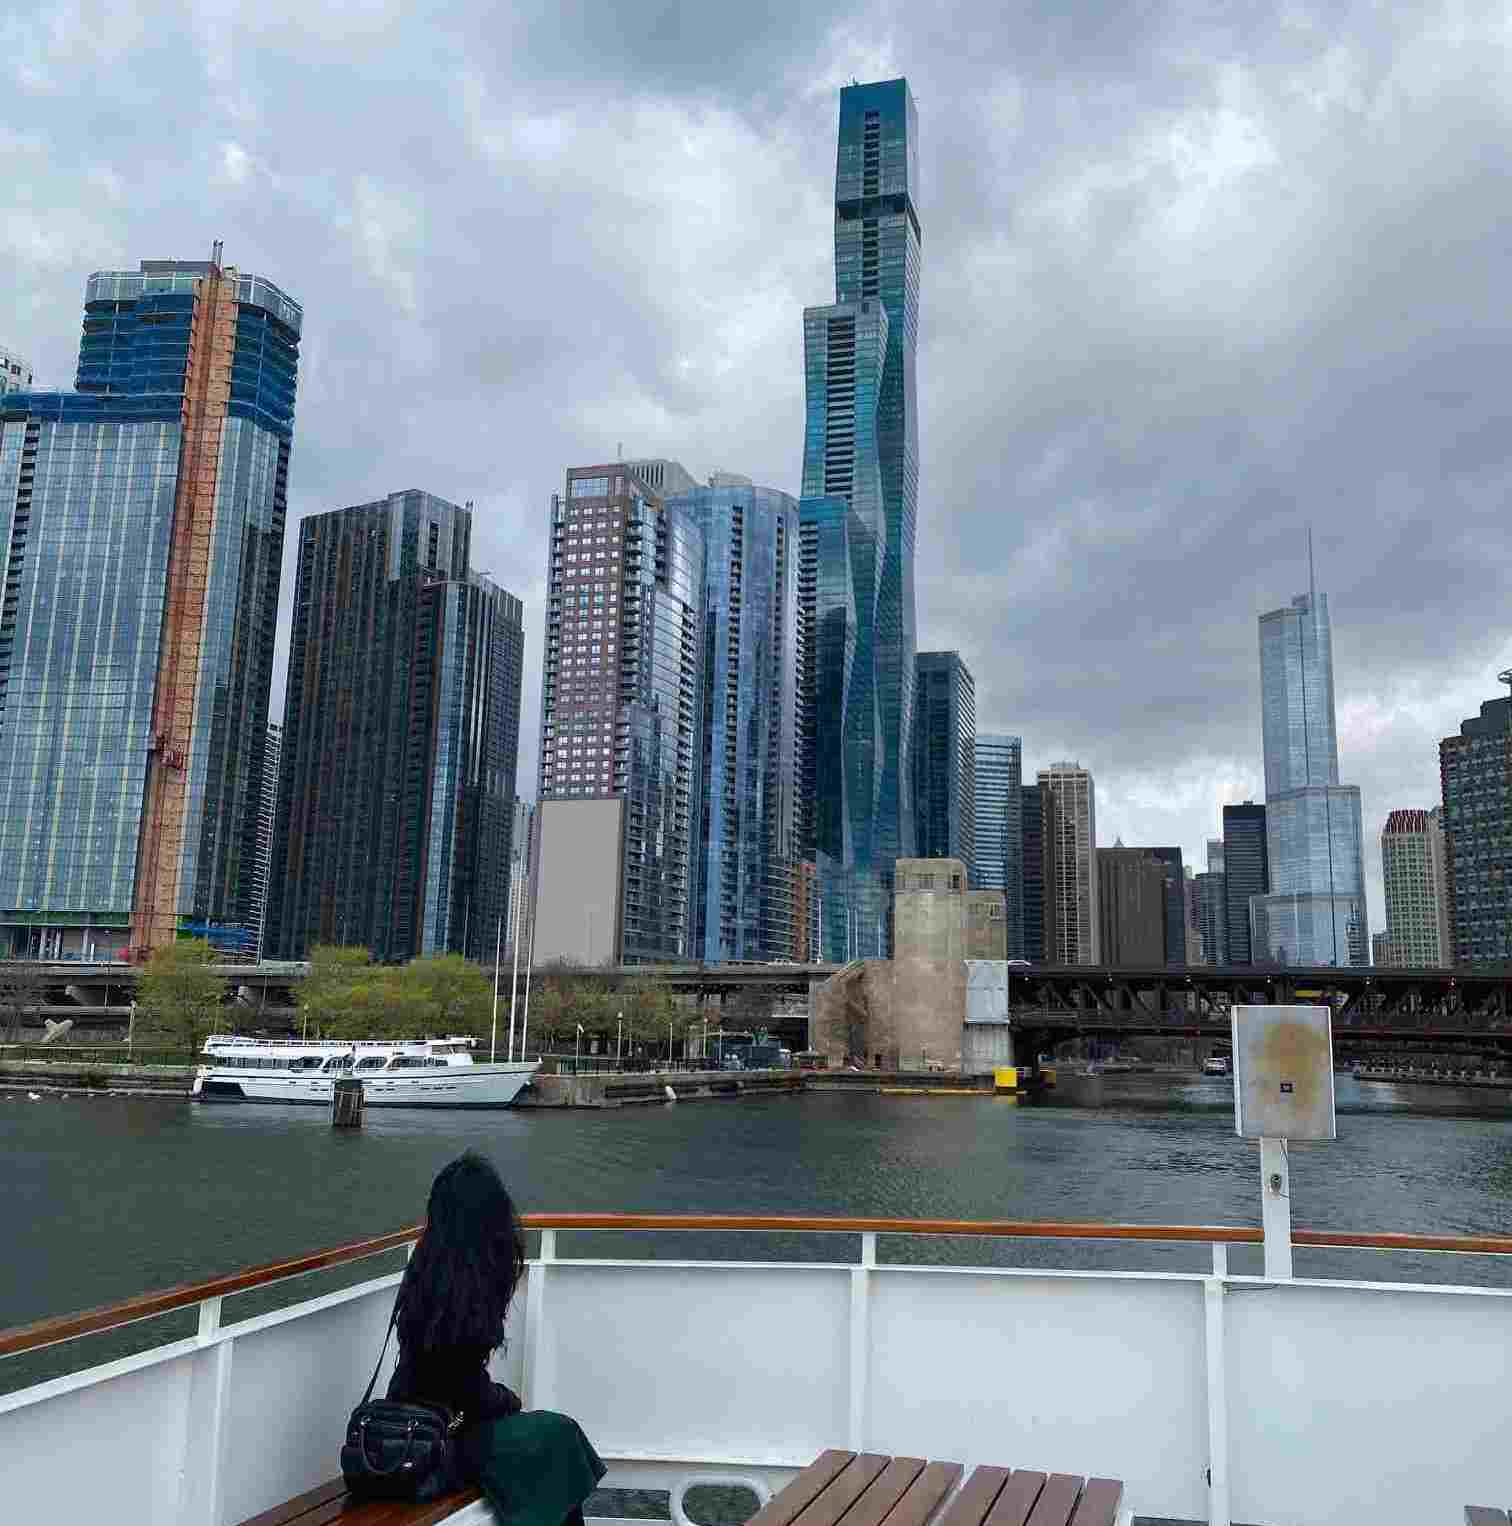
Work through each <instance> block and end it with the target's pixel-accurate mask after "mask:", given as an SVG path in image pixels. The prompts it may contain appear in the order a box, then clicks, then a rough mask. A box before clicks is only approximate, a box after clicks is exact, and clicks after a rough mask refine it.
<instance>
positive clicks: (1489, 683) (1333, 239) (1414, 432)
mask: <svg viewBox="0 0 1512 1526" xmlns="http://www.w3.org/2000/svg"><path fill="white" fill-rule="evenodd" d="M1509 50H1512V40H1509V34H1508V31H1507V28H1506V25H1505V20H1504V17H1503V15H1502V14H1501V11H1500V9H1499V8H1497V7H1493V6H1489V5H1488V6H1484V7H1475V6H1472V5H1465V4H1455V5H1450V4H1448V3H1445V4H1443V5H1442V6H1435V5H1433V4H1429V5H1413V6H1409V5H1405V4H1403V5H1399V6H1397V7H1395V8H1390V7H1385V8H1383V7H1380V6H1377V5H1374V4H1365V3H1360V4H1337V3H1335V4H1331V5H1328V6H1323V5H1321V4H1319V5H1314V6H1311V7H1309V6H1308V5H1306V4H1301V5H1294V6H1289V7H1287V8H1286V9H1285V11H1284V13H1282V14H1278V13H1277V11H1276V9H1275V7H1273V6H1262V5H1258V4H1257V5H1250V6H1225V7H1210V6H1202V5H1196V4H1191V3H1178V0H1171V3H1167V4H1164V5H1161V4H1157V5H1153V6H1143V7H1117V6H1092V5H1083V6H1076V5H1072V6H1067V5H1065V4H1052V3H1050V0H1037V3H1031V4H1027V5H1023V6H1019V7H1017V8H1014V9H1013V10H1011V11H1005V10H1004V9H1003V8H1001V7H995V6H987V5H977V6H972V5H966V4H959V5H954V6H952V5H942V6H934V7H927V8H921V7H906V8H905V7H902V6H899V5H881V6H872V7H867V6H857V5H848V4H844V3H840V4H833V5H829V6H824V5H818V6H815V5H808V4H802V5H801V4H798V3H797V0H774V3H772V4H769V5H767V6H764V7H746V8H730V7H715V6H708V5H693V4H677V3H655V0H652V3H649V4H646V5H625V4H622V3H621V4H616V3H613V0H602V3H600V0H577V3H570V4H568V5H565V6H563V5H560V4H552V5H547V4H539V5H533V6H532V5H522V6H515V7H511V8H509V10H508V13H507V15H501V14H499V12H498V10H497V9H496V8H488V7H476V8H472V9H469V8H468V7H466V6H465V5H464V6H461V7H456V6H452V7H446V8H442V7H439V6H432V7H428V8H424V9H415V8H413V7H409V6H405V5H402V4H399V3H398V0H392V3H384V0H371V3H368V4H356V5H353V4H345V5H342V6H339V7H337V6H331V7H312V6H309V5H305V4H299V5H296V4H295V3H294V0H269V3H265V4H263V5H261V6H259V7H258V8H257V10H256V12H251V11H245V12H244V11H243V10H242V9H241V8H240V7H238V6H236V5H234V4H231V3H229V0H218V3H215V4H200V5H196V6H193V7H189V6H187V5H186V6H182V7H175V6H170V5H150V4H146V3H143V0H138V3H136V4H132V3H130V0H126V3H121V4H112V5H109V6H107V5H105V4H103V3H101V0H74V3H71V4H68V5H66V6H65V5H61V4H60V5H54V4H47V3H39V0H22V3H21V4H20V6H19V7H17V6H14V5H13V6H12V7H11V11H10V13H9V14H8V19H6V20H3V21H0V98H3V99H6V100H7V102H8V103H9V111H8V118H7V120H6V122H5V123H3V124H0V157H3V161H4V163H5V164H6V167H7V174H6V175H5V176H4V177H0V269H3V270H4V271H5V272H6V273H7V277H8V279H7V280H6V282H5V283H4V284H3V285H0V291H6V292H8V294H9V296H10V300H9V301H8V302H4V303H3V304H0V342H4V343H9V344H12V345H14V346H16V347H18V348H20V349H22V350H23V351H25V352H27V353H28V354H30V355H31V356H32V357H33V359H34V360H35V361H36V363H37V366H38V371H39V377H40V378H41V379H43V380H45V381H47V382H49V383H54V384H66V383H67V382H68V381H69V380H70V379H71V376H72V371H73V356H74V347H75V344H76V335H77V319H78V312H79V300H80V293H81V290H82V285H83V280H84V277H85V276H86V274H87V273H88V272H89V271H90V270H92V269H95V268H100V267H105V266H110V265H113V264H119V263H134V262H135V260H137V259H138V258H141V257H144V256H147V257H157V256H163V255H179V256H195V255H199V254H201V253H203V252H206V251H208V248H209V244H210V242H211V240H212V239H213V238H216V237H221V238H224V239H225V240H226V244H227V252H228V257H230V258H232V259H234V260H235V261H236V262H237V263H238V264H240V265H242V266H243V267H244V268H253V269H257V270H260V271H262V272H264V273H266V274H267V275H268V276H270V277H271V278H272V279H274V280H275V281H278V282H279V283H280V284H282V285H284V286H286V287H287V288H288V289H289V290H290V291H291V292H293V293H294V294H295V295H296V296H298V297H299V298H300V299H301V300H302V301H303V302H304V303H305V305H306V312H307V324H306V341H305V347H304V360H303V369H302V381H301V397H300V411H299V421H298V426H297V433H296V443H295V457H294V469H293V477H292V483H291V491H292V496H293V502H294V507H295V509H296V512H297V513H299V514H303V513H308V512H312V511H315V510H319V509H325V508H331V507H336V506H339V505H342V504H346V503H353V502H359V501H362V500H364V499H367V498H371V497H374V496H377V495H379V494H381V493H385V492H388V491H390V490H392V489H395V488H399V487H404V486H411V485H414V486H423V487H426V488H429V489H431V490H432V491H435V492H438V493H441V494H443V495H446V496H448V497H451V498H453V499H457V500H461V499H466V498H471V499H473V500H474V501H475V503H476V505H477V509H478V535H477V540H478V544H479V547H480V555H481V560H482V561H483V562H484V564H486V565H488V566H490V567H491V568H492V570H493V572H494V574H495V575H496V576H498V577H499V578H501V579H502V580H503V581H504V582H505V583H506V584H507V585H508V586H510V587H511V588H513V589H514V590H515V591H517V592H519V593H520V594H521V595H522V596H523V597H524V598H525V599H526V600H527V603H528V604H529V605H530V606H531V609H530V613H529V620H530V625H529V629H528V636H529V654H530V655H529V664H528V665H529V669H530V682H529V689H528V693H527V699H526V716H525V727H524V731H525V736H526V739H527V746H526V756H525V758H524V760H523V763H522V779H523V780H524V781H526V783H527V786H529V785H530V783H531V781H533V777H534V744H535V736H534V732H535V716H536V713H537V706H538V668H537V665H536V664H537V662H538V657H539V650H540V634H541V594H542V585H543V570H544V558H545V535H544V528H545V506H546V502H547V500H548V497H549V495H550V493H551V491H552V489H553V487H554V486H555V485H556V483H557V482H558V481H559V480H560V476H561V472H562V469H563V468H564V467H565V466H566V465H568V464H570V463H573V462H578V461H586V460H591V459H601V458H603V457H606V456H608V455H610V454H612V453H613V451H614V450H615V449H616V448H617V446H618V444H619V443H620V442H623V443H624V445H625V448H626V449H627V450H633V451H635V452H637V453H652V452H665V453H668V454H674V455H677V456H679V457H681V458H682V459H683V460H684V461H686V463H687V464H688V465H689V466H690V467H691V468H692V469H694V470H695V471H700V472H702V471H708V470H710V469H712V468H713V467H715V466H724V467H728V468H732V469H736V470H742V471H745V472H748V473H750V474H751V475H753V476H755V477H757V478H758V479H760V480H764V481H769V482H772V483H773V484H774V485H778V486H784V487H788V488H790V489H793V488H796V485H797V477H798V467H799V456H800V452H801V432H802V406H803V399H802V372H801V332H800V322H799V313H800V309H801V308H802V306H803V305H804V304H805V303H815V302H822V301H825V300H828V299H829V298H830V296H831V295H832V291H833V275H832V271H831V267H830V253H829V239H830V214H829V194H830V181H831V177H832V174H833V166H834V114H835V94H834V92H835V89H836V87H837V86H838V85H839V84H840V83H842V82H844V81H845V80H847V79H849V78H851V77H852V76H855V77H860V78H870V77H880V76H884V75H886V74H890V73H896V72H906V73H907V74H908V75H909V77H910V79H911V81H912V83H913V85H914V89H915V93H916V95H917V97H918V100H919V107H920V119H921V148H922V158H923V165H922V173H923V186H922V198H921V215H922V217H923V221H924V228H925V241H924V261H925V263H924V294H923V324H922V331H921V333H922V337H921V344H922V349H921V358H920V379H921V403H922V426H921V439H922V448H923V469H922V474H921V497H920V520H919V561H918V607H919V638H920V644H921V646H926V647H935V646H947V645H958V646H959V647H960V648H961V649H962V650H963V651H964V652H965V654H966V656H967V659H968V661H969V662H970V663H971V665H972V667H973V669H974V670H975V672H976V674H977V679H978V700H979V708H980V713H981V717H982V721H983V724H984V726H986V725H990V726H993V727H1007V728H1012V729H1015V730H1020V731H1022V733H1023V734H1024V738H1025V755H1026V762H1027V763H1028V764H1030V765H1031V766H1032V765H1035V764H1043V763H1047V762H1049V761H1051V760H1052V758H1055V757H1060V756H1073V757H1079V758H1080V759H1081V760H1082V761H1083V762H1084V763H1086V764H1088V765H1089V766H1090V767H1091V768H1092V769H1093V771H1094V773H1095V775H1096V777H1097V780H1098V787H1099V817H1100V822H1099V825H1100V833H1099V835H1100V836H1101V838H1102V839H1103V840H1104V841H1105V842H1111V841H1112V839H1113V837H1114V836H1115V835H1116V834H1121V835H1122V836H1123V837H1124V838H1125V840H1127V841H1131V842H1134V841H1146V842H1150V841H1159V842H1167V841H1175V842H1179V843H1180V844H1181V845H1182V846H1183V847H1184V848H1185V849H1187V850H1188V852H1189V853H1191V854H1192V855H1193V856H1194V860H1195V861H1197V862H1198V863H1199V867H1200V849H1201V845H1202V842H1203V839H1204V838H1206V837H1207V836H1209V835H1212V834H1213V833H1214V832H1215V831H1216V829H1217V822H1218V808H1219V806H1220V805H1221V803H1222V802H1223V801H1224V800H1225V799H1235V798H1242V797H1243V795H1244V794H1246V793H1255V792H1257V791H1258V790H1259V788H1260V767H1259V719H1258V657H1257V639H1256V626H1255V620H1256V616H1257V615H1258V614H1259V613H1260V612H1261V611H1263V610H1266V609H1270V608H1274V607H1276V606H1277V605H1280V604H1283V603H1285V602H1286V601H1287V600H1288V599H1289V598H1290V597H1291V595H1292V594H1294V593H1295V592H1297V591H1299V590H1300V589H1301V588H1302V587H1303V586H1305V580H1306V567H1305V556H1304V533H1305V528H1306V527H1307V526H1308V525H1309V524H1310V525H1312V527H1313V528H1314V532H1315V537H1316V544H1317V554H1318V576H1319V583H1320V586H1322V587H1324V588H1326V589H1327V591H1328V592H1329V594H1330V600H1331V605H1332V610H1333V615H1334V622H1335V656H1336V668H1337V690H1338V697H1339V709H1340V736H1341V744H1340V745H1341V752H1342V761H1343V768H1344V775H1345V778H1346V779H1347V780H1349V781H1351V782H1357V783H1359V784H1360V785H1361V787H1362V789H1363V791H1364V798H1365V810H1366V830H1367V838H1368V839H1369V838H1372V837H1373V836H1374V834H1376V833H1377V832H1378V831H1379V828H1380V825H1381V823H1382V821H1383V820H1384V817H1385V814H1386V812H1387V811H1388V810H1390V809H1391V808H1393V807H1396V806H1401V805H1427V804H1431V803H1433V801H1434V800H1435V799H1436V796H1437V787H1438V786H1437V752H1436V742H1437V739H1438V738H1439V737H1440V736H1442V735H1444V734H1446V733H1447V732H1448V731H1451V730H1453V729H1454V728H1455V726H1456V725H1457V724H1458V722H1459V720H1460V718H1461V717H1462V716H1464V715H1466V714H1469V713H1473V711H1474V709H1475V708H1476V706H1477V705H1478V703H1479V701H1480V700H1481V699H1482V698H1485V697H1489V695H1490V694H1491V692H1492V691H1493V689H1494V688H1495V683H1494V673H1495V670H1496V669H1497V668H1498V667H1499V666H1505V665H1507V664H1508V663H1509V662H1512V650H1509V648H1512V639H1509V638H1508V637H1507V636H1505V635H1504V634H1503V633H1502V626H1501V623H1500V621H1499V618H1498V617H1499V616H1500V614H1501V612H1502V609H1503V607H1504V584H1505V578H1506V573H1505V568H1506V566H1507V563H1508V559H1509V551H1512V546H1509V541H1512V529H1509V528H1508V516H1507V514H1506V511H1505V505H1506V500H1507V496H1508V490H1509V486H1512V431H1509V429H1508V419H1507V411H1508V410H1507V405H1506V403H1505V402H1504V400H1503V399H1504V397H1505V395H1506V388H1505V386H1504V384H1503V376H1504V375H1505V374H1506V373H1507V371H1508V370H1509V362H1512V319H1509V316H1508V305H1507V303H1506V301H1505V299H1504V295H1503V294H1504V291H1505V288H1506V284H1507V282H1506V272H1507V268H1508V254H1509V249H1508V245H1509V236H1508V234H1507V233H1506V231H1505V230H1506V227H1507V225H1508V216H1507V214H1508V212H1509V210H1512V181H1509V164H1508V154H1507V150H1506V148H1505V145H1506V144H1507V142H1508V141H1512V133H1509V130H1508V129H1509V126H1512V124H1509V121H1508V116H1509V102H1512V90H1509V88H1508V86H1509V83H1512V51H1509ZM291 546H292V541H291ZM291 594H292V558H291V559H290V560H289V562H288V564H287V566H286V589H285V602H286V605H287V602H288V598H289V596H290V595H291ZM1367 846H1368V847H1370V848H1371V851H1372V853H1373V852H1374V848H1373V845H1372V844H1371V843H1369V842H1368V843H1367ZM1372 898H1373V922H1374V923H1375V924H1376V925H1379V922H1380V917H1381V906H1380V895H1379V886H1378V883H1376V884H1375V885H1374V886H1373V889H1372Z"/></svg>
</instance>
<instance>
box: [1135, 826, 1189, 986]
mask: <svg viewBox="0 0 1512 1526" xmlns="http://www.w3.org/2000/svg"><path fill="white" fill-rule="evenodd" d="M1143 851H1144V852H1146V853H1148V854H1150V855H1151V857H1153V858H1158V859H1159V860H1160V862H1161V863H1162V864H1164V865H1165V897H1166V899H1165V962H1166V963H1167V964H1185V963H1186V962H1187V957H1186V955H1187V948H1186V873H1185V870H1184V869H1183V867H1182V863H1181V849H1180V848H1145V849H1144V850H1143Z"/></svg>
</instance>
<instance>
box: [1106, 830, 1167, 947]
mask: <svg viewBox="0 0 1512 1526" xmlns="http://www.w3.org/2000/svg"><path fill="white" fill-rule="evenodd" d="M1168 875H1169V869H1168V867H1167V865H1166V864H1165V863H1164V861H1163V860H1161V859H1159V858H1157V857H1156V856H1155V854H1154V853H1152V852H1151V851H1150V849H1148V848H1126V847H1124V846H1123V844H1122V843H1119V844H1117V845H1115V846H1114V847H1111V848H1099V849H1098V850H1097V916H1098V952H1099V958H1100V960H1101V962H1102V963H1103V964H1110V965H1125V966H1128V965H1137V966H1143V967H1145V968H1149V967H1150V966H1152V965H1158V964H1165V963H1166V962H1167V960H1166V954H1167V947H1166V900H1167V894H1168V890H1167V884H1166V880H1167V877H1168Z"/></svg>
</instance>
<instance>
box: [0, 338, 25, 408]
mask: <svg viewBox="0 0 1512 1526" xmlns="http://www.w3.org/2000/svg"><path fill="white" fill-rule="evenodd" d="M31 384H32V368H31V362H30V361H28V360H23V359H22V358H21V356H19V355H18V354H17V353H16V352H15V351H14V350H8V349H6V348H5V346H4V345H3V344H0V397H3V396H4V395H5V394H6V393H7V392H30V391H31Z"/></svg>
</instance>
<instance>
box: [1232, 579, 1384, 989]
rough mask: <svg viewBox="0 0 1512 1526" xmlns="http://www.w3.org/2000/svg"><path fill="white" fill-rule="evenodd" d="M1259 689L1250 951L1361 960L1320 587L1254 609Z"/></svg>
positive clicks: (1358, 854) (1361, 905) (1351, 797)
mask: <svg viewBox="0 0 1512 1526" xmlns="http://www.w3.org/2000/svg"><path fill="white" fill-rule="evenodd" d="M1260 693H1261V706H1262V715H1261V719H1262V730H1263V734H1264V743H1265V831H1266V856H1267V860H1268V865H1269V873H1270V885H1269V889H1268V892H1267V894H1265V895H1263V896H1259V897H1256V898H1255V899H1254V900H1253V901H1252V902H1251V905H1250V938H1251V945H1252V948H1253V950H1254V957H1255V958H1256V959H1257V960H1258V959H1259V958H1260V956H1261V952H1262V951H1263V953H1264V955H1265V957H1266V958H1267V959H1268V960H1269V961H1270V962H1272V963H1275V964H1283V965H1286V964H1295V965H1363V964H1364V963H1365V962H1366V960H1367V959H1368V958H1369V946H1368V940H1367V936H1366V923H1365V855H1364V849H1363V839H1362V836H1361V824H1360V792H1359V790H1358V789H1357V788H1356V787H1355V786H1354V785H1350V784H1340V783H1339V749H1338V741H1337V733H1336V727H1335V724H1334V678H1333V633H1332V628H1331V626H1330V624H1329V619H1328V597H1327V595H1326V594H1320V593H1317V592H1316V591H1314V592H1309V593H1304V594H1298V595H1297V597H1296V598H1294V599H1293V600H1292V602H1291V605H1290V607H1289V608H1286V609H1276V610H1272V611H1271V612H1270V613H1269V614H1265V615H1262V616H1261V617H1260Z"/></svg>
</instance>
